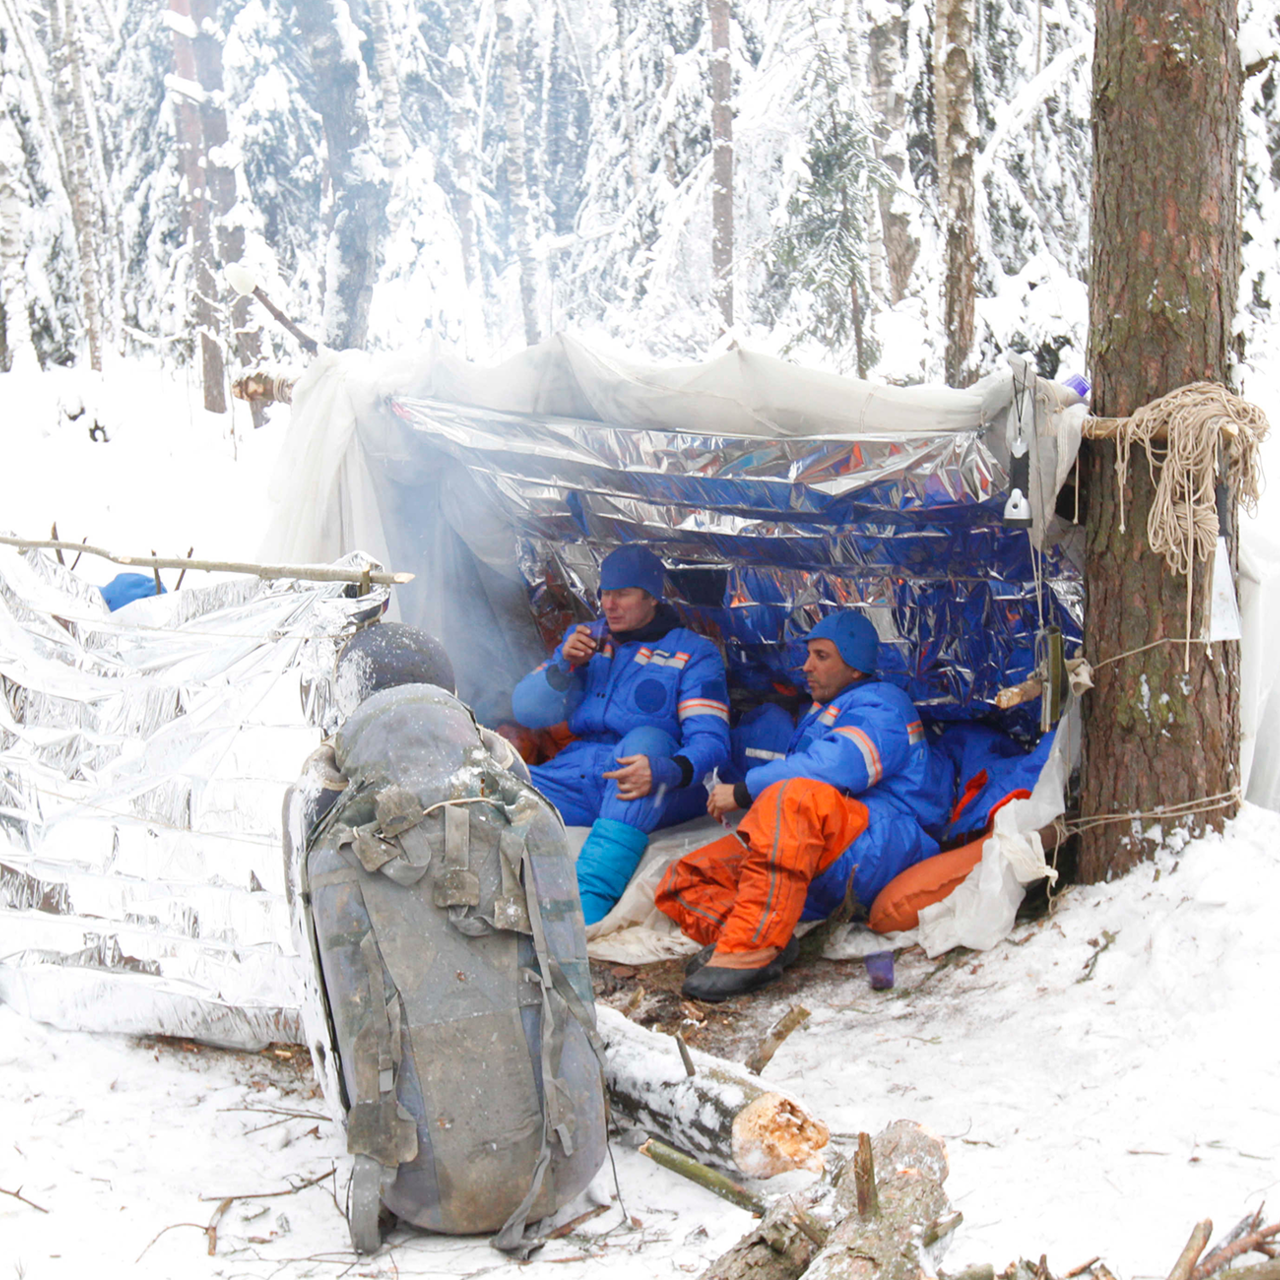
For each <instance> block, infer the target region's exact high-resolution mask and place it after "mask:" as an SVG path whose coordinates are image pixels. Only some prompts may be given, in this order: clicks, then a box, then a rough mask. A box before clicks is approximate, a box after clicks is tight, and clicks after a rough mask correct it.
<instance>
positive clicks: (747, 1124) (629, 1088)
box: [596, 1005, 830, 1178]
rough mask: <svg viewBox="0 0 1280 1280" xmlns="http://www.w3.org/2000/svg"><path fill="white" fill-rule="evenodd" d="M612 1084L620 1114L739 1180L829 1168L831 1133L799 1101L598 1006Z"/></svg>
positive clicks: (608, 1078)
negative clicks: (683, 1051) (826, 1163)
mask: <svg viewBox="0 0 1280 1280" xmlns="http://www.w3.org/2000/svg"><path fill="white" fill-rule="evenodd" d="M596 1014H597V1019H598V1024H597V1025H598V1029H599V1032H600V1036H601V1038H602V1039H603V1041H604V1047H605V1055H604V1057H605V1083H606V1085H607V1086H608V1090H609V1101H610V1104H611V1106H612V1108H613V1113H614V1115H615V1116H620V1117H622V1118H623V1119H625V1120H627V1121H628V1122H629V1123H630V1124H632V1125H634V1126H635V1127H636V1128H639V1129H643V1130H644V1131H645V1132H646V1133H648V1134H651V1135H653V1136H654V1137H658V1138H661V1139H662V1141H664V1142H666V1143H668V1144H669V1145H670V1146H673V1147H675V1148H676V1149H677V1150H679V1151H684V1152H687V1153H688V1154H689V1155H691V1156H693V1158H694V1159H695V1160H699V1161H701V1162H702V1163H704V1164H710V1165H714V1166H715V1167H717V1168H720V1169H723V1170H725V1171H726V1172H727V1173H730V1174H732V1175H734V1176H736V1177H746V1178H772V1177H773V1176H774V1175H775V1174H779V1173H789V1172H791V1171H792V1170H795V1169H811V1170H813V1172H815V1173H820V1172H821V1171H822V1168H823V1155H822V1150H823V1148H824V1147H825V1146H826V1145H827V1141H828V1139H829V1138H830V1133H829V1131H828V1129H827V1126H826V1125H825V1124H823V1123H822V1121H821V1120H819V1119H817V1118H816V1117H814V1116H812V1115H810V1114H809V1112H808V1110H807V1109H806V1108H805V1107H804V1105H803V1104H802V1103H801V1102H800V1101H799V1100H798V1099H796V1098H793V1097H791V1096H789V1095H788V1094H785V1093H783V1092H781V1091H780V1090H778V1089H773V1088H770V1087H769V1086H768V1085H767V1084H765V1082H764V1081H763V1080H761V1079H759V1078H758V1077H756V1076H753V1075H751V1074H750V1073H749V1072H746V1071H744V1070H742V1069H741V1068H740V1067H737V1066H735V1065H734V1064H733V1063H731V1062H726V1061H724V1059H722V1058H716V1057H713V1056H712V1055H711V1054H708V1053H702V1052H700V1051H699V1050H697V1049H690V1050H688V1061H689V1063H690V1064H691V1065H692V1066H693V1068H694V1074H693V1075H690V1074H689V1073H688V1069H687V1067H686V1065H685V1061H684V1059H683V1058H682V1055H681V1053H680V1048H679V1046H678V1045H677V1044H676V1042H675V1039H674V1037H672V1036H664V1035H659V1034H658V1033H657V1032H653V1031H647V1030H645V1028H644V1027H641V1026H639V1025H638V1024H636V1023H634V1022H632V1021H631V1020H630V1019H629V1018H627V1017H626V1016H624V1015H623V1014H621V1013H619V1012H618V1011H617V1010H616V1009H610V1008H609V1007H608V1006H605V1005H597V1007H596Z"/></svg>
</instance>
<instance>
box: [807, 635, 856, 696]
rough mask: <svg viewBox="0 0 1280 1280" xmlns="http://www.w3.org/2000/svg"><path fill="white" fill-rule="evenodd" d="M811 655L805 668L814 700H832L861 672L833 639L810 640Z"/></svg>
mask: <svg viewBox="0 0 1280 1280" xmlns="http://www.w3.org/2000/svg"><path fill="white" fill-rule="evenodd" d="M808 643H809V656H808V658H807V659H806V660H805V664H804V666H803V668H801V669H802V670H803V671H804V674H805V679H806V680H808V682H809V692H810V693H811V694H812V695H813V700H814V702H830V701H831V699H832V698H834V697H835V696H836V694H838V693H839V692H840V691H841V690H842V689H844V688H845V687H846V686H847V685H849V684H851V683H852V682H853V681H854V680H856V679H857V678H858V676H859V675H860V674H861V673H860V672H857V671H855V670H854V669H853V668H852V667H851V666H849V664H848V663H846V662H845V660H844V659H843V658H842V657H841V656H840V650H839V649H837V648H836V646H835V644H834V642H833V641H831V640H810V641H809V642H808Z"/></svg>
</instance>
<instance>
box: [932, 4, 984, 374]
mask: <svg viewBox="0 0 1280 1280" xmlns="http://www.w3.org/2000/svg"><path fill="white" fill-rule="evenodd" d="M974 3H975V0H939V2H938V5H937V9H936V11H935V14H934V35H933V39H934V46H933V86H934V104H935V105H934V123H935V128H936V130H937V149H938V207H939V221H940V222H941V224H942V226H943V228H944V240H945V245H946V276H945V287H944V299H943V313H944V320H943V325H944V333H945V335H946V357H945V367H946V378H947V382H948V384H950V385H951V386H953V387H964V386H968V385H969V383H970V382H972V381H973V378H974V372H975V371H974V369H973V365H972V362H973V352H974V273H975V269H976V258H977V252H976V245H975V240H974V204H975V200H974V178H973V163H974V156H975V152H976V149H977V139H976V136H975V135H976V133H977V122H976V119H975V116H974V106H973V53H972V48H971V45H972V41H973V24H974Z"/></svg>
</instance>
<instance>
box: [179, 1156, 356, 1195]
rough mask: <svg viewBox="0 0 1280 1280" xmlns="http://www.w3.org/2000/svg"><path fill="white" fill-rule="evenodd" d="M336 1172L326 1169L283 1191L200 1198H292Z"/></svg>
mask: <svg viewBox="0 0 1280 1280" xmlns="http://www.w3.org/2000/svg"><path fill="white" fill-rule="evenodd" d="M337 1170H338V1166H337V1165H334V1166H333V1168H332V1169H326V1170H325V1171H324V1172H323V1173H321V1174H317V1175H316V1176H315V1177H314V1178H308V1179H307V1181H306V1182H300V1183H298V1185H297V1186H296V1187H286V1188H285V1189H284V1190H283V1191H246V1192H245V1193H244V1194H243V1195H234V1196H201V1197H200V1199H201V1200H207V1201H212V1200H270V1199H272V1197H274V1196H292V1195H296V1194H297V1193H298V1192H299V1191H305V1190H306V1189H307V1188H308V1187H314V1186H315V1185H316V1183H317V1182H323V1181H324V1180H325V1179H326V1178H328V1177H330V1176H332V1175H333V1174H334V1173H336V1172H337Z"/></svg>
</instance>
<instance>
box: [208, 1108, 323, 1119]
mask: <svg viewBox="0 0 1280 1280" xmlns="http://www.w3.org/2000/svg"><path fill="white" fill-rule="evenodd" d="M218 1111H219V1113H222V1112H226V1111H250V1112H253V1113H254V1114H256V1115H262V1116H294V1117H295V1118H296V1119H298V1120H328V1119H329V1117H328V1116H327V1115H321V1113H320V1112H319V1111H286V1110H285V1109H284V1108H283V1107H219V1108H218Z"/></svg>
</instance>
